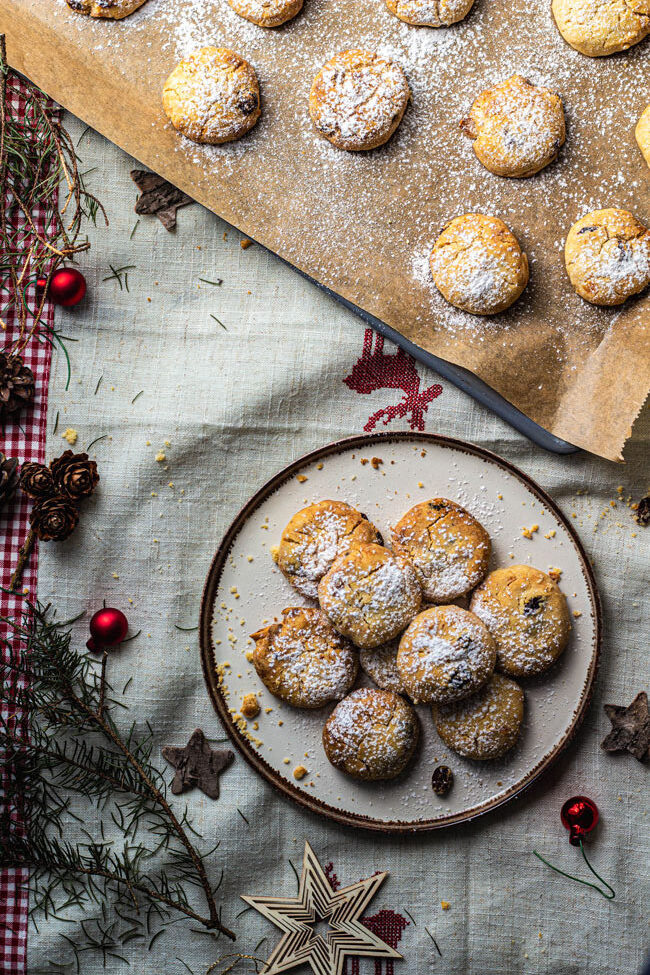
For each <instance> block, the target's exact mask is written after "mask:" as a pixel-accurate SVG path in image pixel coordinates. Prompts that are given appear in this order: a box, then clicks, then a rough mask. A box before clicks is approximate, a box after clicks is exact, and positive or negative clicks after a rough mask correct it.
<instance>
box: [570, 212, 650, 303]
mask: <svg viewBox="0 0 650 975" xmlns="http://www.w3.org/2000/svg"><path fill="white" fill-rule="evenodd" d="M564 259H565V262H566V269H567V273H568V275H569V280H570V281H571V284H572V285H573V287H574V288H575V289H576V291H577V292H578V294H579V295H580V297H581V298H584V299H585V300H586V301H591V302H592V303H593V304H595V305H621V304H623V302H624V301H626V300H627V299H628V298H630V297H631V296H632V295H636V294H638V293H639V292H640V291H643V290H644V288H646V287H647V286H648V285H649V284H650V231H649V230H648V229H647V227H644V226H643V224H642V223H639V221H638V220H636V219H635V217H634V216H633V215H632V214H631V213H630V212H629V211H628V210H617V209H614V208H610V209H607V210H595V211H594V212H593V213H587V214H586V215H585V216H584V217H581V218H580V220H578V222H577V223H574V225H573V227H571V230H570V231H569V234H568V236H567V239H566V245H565V247H564Z"/></svg>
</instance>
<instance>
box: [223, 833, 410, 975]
mask: <svg viewBox="0 0 650 975" xmlns="http://www.w3.org/2000/svg"><path fill="white" fill-rule="evenodd" d="M387 876H388V874H387V873H378V874H376V875H375V876H374V877H369V878H368V879H367V880H360V881H359V882H358V883H356V884H351V886H349V887H343V888H341V889H340V890H337V891H334V890H332V887H331V885H330V882H329V880H328V879H327V876H326V874H325V871H324V870H323V868H322V867H321V865H320V863H319V861H318V858H317V856H316V854H315V853H314V851H313V850H312V848H311V846H310V845H309V843H305V856H304V859H303V864H302V875H301V877H300V887H299V890H298V896H297V897H244V896H242V900H244V901H246V903H247V904H250V906H251V907H254V908H255V910H256V911H259V912H260V914H263V915H264V917H265V918H267V920H269V921H271V923H272V924H275V926H276V927H278V928H280V930H281V931H283V932H284V933H283V935H282V938H281V939H280V941H279V942H278V944H277V945H276V947H275V948H274V950H273V952H272V953H271V955H270V957H269V958H268V960H267V962H266V965H265V967H264V975H279V973H280V972H286V971H288V970H289V969H290V968H297V967H298V966H299V965H305V964H308V965H310V966H311V968H312V970H313V972H314V975H341V973H342V971H343V965H344V962H345V957H346V955H360V956H363V957H365V958H401V957H402V956H401V955H400V953H399V952H398V951H395V949H394V948H391V947H390V945H387V944H386V942H385V941H382V940H381V938H379V937H377V935H376V934H373V932H372V931H370V930H369V929H368V928H367V927H366V926H365V925H364V924H363V922H362V921H361V915H362V914H363V912H364V911H365V909H366V908H367V906H368V904H369V903H370V901H371V900H372V899H373V897H374V896H375V894H376V893H377V891H378V890H379V888H380V887H381V885H382V884H383V882H384V880H385V879H386V877H387ZM320 921H326V922H328V923H329V930H328V931H327V933H326V934H325V935H324V936H323V935H322V934H320V933H319V931H317V930H316V928H315V925H316V924H318V923H319V922H320Z"/></svg>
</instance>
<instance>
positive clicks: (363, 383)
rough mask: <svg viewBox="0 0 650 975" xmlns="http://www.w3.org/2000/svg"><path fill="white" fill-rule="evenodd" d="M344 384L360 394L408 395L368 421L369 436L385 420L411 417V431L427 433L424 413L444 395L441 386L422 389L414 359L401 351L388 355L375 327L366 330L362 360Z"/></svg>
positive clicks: (385, 421)
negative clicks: (389, 392) (396, 392)
mask: <svg viewBox="0 0 650 975" xmlns="http://www.w3.org/2000/svg"><path fill="white" fill-rule="evenodd" d="M373 337H374V339H375V348H374V351H373V348H372V345H373ZM343 382H344V383H345V384H346V386H348V387H349V388H350V389H354V390H356V391H357V393H366V394H369V393H374V392H375V391H376V390H378V389H401V390H403V392H404V398H403V399H402V400H400V402H399V403H395V404H394V405H392V406H387V407H385V408H384V409H382V410H377V412H376V413H373V414H372V416H370V417H369V418H368V422H367V423H366V425H365V426H364V428H363V429H364V430H365V431H366V433H370V431H371V430H374V429H375V427H376V426H377V423H378V422H379V420H381V419H382V417H383V418H384V419H383V425H384V426H386V425H387V424H389V423H390V422H391V421H392V420H395V419H401V418H402V417H409V420H408V423H409V426H410V427H411V430H424V414H425V413H426V412H427V410H428V408H429V403H431V402H432V400H434V399H436V397H437V396H440V394H441V392H442V386H441V385H440V383H434V385H433V386H429V387H428V388H427V389H424V390H420V376H419V375H418V371H417V368H416V365H415V359H414V358H413V356H410V355H409V354H408V353H407V352H404V350H403V349H399V348H398V349H397V351H396V352H395V353H394V355H388V354H387V353H385V352H384V339H383V337H382V336H381V335H375V333H374V332H373V330H372V329H371V328H367V329H366V331H365V334H364V337H363V352H362V354H361V358H360V359H359V360H358V362H356V363H355V365H354V366H353V367H352V372H351V373H350V375H349V376H346V377H345V379H344V380H343Z"/></svg>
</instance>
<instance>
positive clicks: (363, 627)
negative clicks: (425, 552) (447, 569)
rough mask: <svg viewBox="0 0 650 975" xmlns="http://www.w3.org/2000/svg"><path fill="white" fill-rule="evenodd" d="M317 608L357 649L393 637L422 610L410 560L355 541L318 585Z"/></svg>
mask: <svg viewBox="0 0 650 975" xmlns="http://www.w3.org/2000/svg"><path fill="white" fill-rule="evenodd" d="M318 598H319V600H320V605H321V609H322V610H323V612H324V613H325V615H326V616H327V617H328V619H329V620H330V622H331V623H332V625H333V626H334V627H335V628H336V629H337V630H338V631H339V633H342V634H343V636H345V637H347V638H348V639H349V640H351V641H352V643H354V644H355V645H356V646H357V647H362V648H364V649H371V648H372V647H378V646H381V644H382V643H386V642H387V641H388V640H392V639H393V638H394V637H396V636H397V635H398V634H399V633H401V632H402V630H403V629H405V628H406V627H407V626H408V624H409V623H410V622H411V620H412V619H413V617H414V616H415V615H416V613H417V612H418V610H419V609H420V604H421V602H422V591H421V589H420V584H419V582H418V579H417V575H416V574H415V569H414V568H413V566H412V565H411V563H410V562H408V561H407V559H405V558H404V557H403V556H401V555H395V554H394V553H393V552H389V551H388V549H387V548H384V547H383V546H382V545H367V544H363V545H354V546H353V547H352V548H351V549H350V551H349V552H348V553H347V555H342V556H340V557H339V558H338V559H337V560H336V562H335V563H334V565H333V566H332V568H331V569H330V570H329V572H327V573H326V575H324V576H323V578H322V579H321V581H320V583H319V586H318Z"/></svg>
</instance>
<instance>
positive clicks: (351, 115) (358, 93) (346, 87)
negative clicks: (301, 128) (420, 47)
mask: <svg viewBox="0 0 650 975" xmlns="http://www.w3.org/2000/svg"><path fill="white" fill-rule="evenodd" d="M410 97H411V90H410V88H409V85H408V81H407V80H406V76H405V74H404V72H403V71H402V69H401V68H400V66H399V65H398V64H395V62H394V61H389V60H388V59H387V58H384V57H381V56H380V55H379V54H375V53H374V52H373V51H357V50H352V51H343V52H342V53H341V54H335V55H334V57H333V58H331V60H329V61H328V62H327V64H326V65H324V67H322V68H321V70H320V71H319V72H318V74H317V75H316V78H315V79H314V83H313V85H312V87H311V92H310V93H309V114H310V115H311V118H312V121H313V123H314V125H315V127H316V129H317V131H318V132H319V133H320V134H321V135H322V136H324V137H325V138H326V139H329V141H330V142H331V143H332V145H335V146H337V147H338V148H339V149H348V150H351V151H353V152H359V151H362V150H367V149H375V148H377V146H381V145H383V144H384V142H388V140H389V139H390V137H391V135H392V134H393V132H394V131H395V129H396V128H397V126H398V125H399V123H400V122H401V120H402V116H403V115H404V112H405V111H406V106H407V105H408V101H409V98H410Z"/></svg>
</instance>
